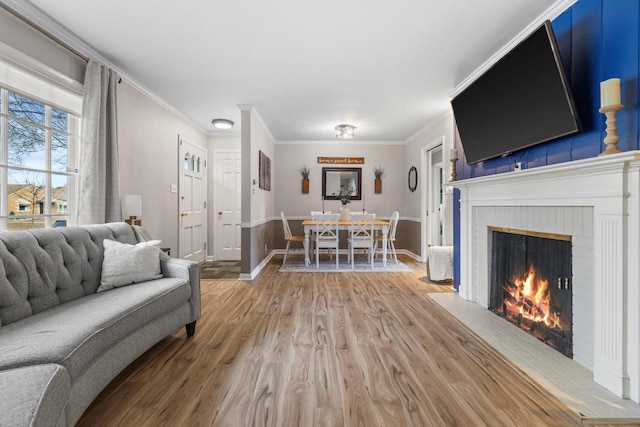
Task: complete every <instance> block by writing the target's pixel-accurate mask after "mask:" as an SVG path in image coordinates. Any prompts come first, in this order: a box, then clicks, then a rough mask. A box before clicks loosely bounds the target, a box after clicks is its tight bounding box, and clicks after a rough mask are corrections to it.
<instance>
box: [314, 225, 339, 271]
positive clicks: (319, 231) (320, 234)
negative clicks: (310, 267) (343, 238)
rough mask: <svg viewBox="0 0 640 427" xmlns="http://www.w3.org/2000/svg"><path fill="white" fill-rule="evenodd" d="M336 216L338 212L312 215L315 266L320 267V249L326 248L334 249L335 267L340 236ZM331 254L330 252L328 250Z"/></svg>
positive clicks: (337, 265)
mask: <svg viewBox="0 0 640 427" xmlns="http://www.w3.org/2000/svg"><path fill="white" fill-rule="evenodd" d="M338 218H340V215H339V214H318V215H316V216H315V217H314V220H315V222H316V226H315V238H314V239H313V240H314V242H315V251H316V268H320V249H322V248H327V249H328V250H329V251H331V249H334V248H335V250H336V269H337V268H338V267H339V264H338V258H340V257H339V256H338V249H339V244H340V237H339V234H338ZM329 253H330V254H331V252H329Z"/></svg>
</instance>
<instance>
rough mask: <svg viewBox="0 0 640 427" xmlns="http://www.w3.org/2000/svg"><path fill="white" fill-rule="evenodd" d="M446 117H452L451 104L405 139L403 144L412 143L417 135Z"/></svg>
mask: <svg viewBox="0 0 640 427" xmlns="http://www.w3.org/2000/svg"><path fill="white" fill-rule="evenodd" d="M448 117H453V110H452V109H451V104H449V106H448V108H447V109H446V110H445V111H443V112H442V113H440V114H438V115H437V116H435V117H434V118H433V119H431V120H429V121H428V122H427V123H426V124H425V125H424V126H422V127H421V128H420V129H418V130H417V131H415V132H414V133H413V134H412V135H411V136H410V137H409V138H407V139H406V140H405V141H404V143H405V144H410V143H411V142H413V140H414V139H415V138H417V137H418V135H420V134H421V133H422V132H424V131H425V130H427V129H429V128H430V127H431V126H433V125H434V124H436V123H438V122H440V121H442V120H444V119H446V118H448Z"/></svg>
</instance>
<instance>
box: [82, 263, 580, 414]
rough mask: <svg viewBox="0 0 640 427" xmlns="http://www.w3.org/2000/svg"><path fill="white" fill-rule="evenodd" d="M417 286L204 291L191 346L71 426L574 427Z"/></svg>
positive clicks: (273, 273) (317, 279) (268, 278)
mask: <svg viewBox="0 0 640 427" xmlns="http://www.w3.org/2000/svg"><path fill="white" fill-rule="evenodd" d="M402 261H404V262H405V263H407V264H409V265H411V266H412V267H413V268H414V272H413V273H386V274H367V273H279V272H278V268H279V267H280V264H281V262H282V258H281V257H276V258H274V259H273V260H272V261H271V262H270V263H269V265H268V266H267V267H266V269H265V270H264V271H263V272H262V273H261V274H260V276H259V277H258V278H257V279H256V280H254V281H253V282H247V281H203V282H202V284H201V288H202V318H201V319H200V321H198V326H197V330H196V335H195V337H193V338H192V339H187V338H186V335H185V333H184V330H180V331H178V332H176V333H175V334H174V335H172V336H170V337H168V338H166V339H164V340H163V341H161V342H160V343H159V344H157V345H156V346H155V347H153V348H152V349H151V350H149V351H148V352H147V353H145V354H144V355H143V356H142V357H140V358H139V359H138V360H137V361H135V362H134V363H133V364H132V365H131V366H129V367H128V368H127V369H126V370H125V371H124V372H123V373H122V374H121V375H120V376H118V378H116V379H115V380H114V381H113V382H112V383H111V384H110V385H109V386H108V387H107V388H106V389H105V390H104V391H103V393H102V394H101V395H100V396H99V397H98V398H97V399H96V400H95V401H94V403H93V404H92V406H91V407H90V408H89V409H88V410H87V411H86V413H85V414H84V416H83V417H82V419H81V420H80V422H79V425H81V426H115V425H126V426H162V425H166V426H482V425H487V426H571V425H579V424H580V420H579V419H578V418H577V416H576V415H575V414H573V413H572V412H571V411H570V410H569V409H568V408H567V407H565V406H564V405H563V404H562V403H560V402H559V401H558V400H557V399H555V398H554V397H552V396H551V395H550V394H548V393H547V392H546V391H545V390H544V389H542V388H541V387H539V386H537V385H536V384H535V382H533V381H532V380H530V379H529V378H528V377H526V375H524V374H523V373H522V372H521V371H519V370H518V369H517V368H515V367H514V366H513V365H511V364H509V363H508V362H506V361H505V360H504V359H503V357H502V356H500V355H499V354H498V353H497V352H495V351H494V350H493V349H491V348H490V347H488V346H487V345H486V344H484V342H482V341H481V340H480V339H479V338H477V337H476V336H475V335H473V334H472V333H471V332H470V331H469V330H468V329H466V328H465V327H464V326H462V325H461V324H460V323H459V322H458V321H457V320H455V319H454V318H453V317H452V316H451V315H449V314H448V313H447V312H446V311H444V310H443V309H441V308H440V307H439V306H438V305H437V304H435V303H434V302H433V301H432V300H431V299H430V298H429V297H428V296H427V295H426V294H427V293H430V292H450V285H437V284H431V283H429V282H428V281H427V280H426V279H425V278H424V276H425V273H424V265H423V264H419V263H416V262H413V261H412V260H411V259H410V258H407V257H403V258H402Z"/></svg>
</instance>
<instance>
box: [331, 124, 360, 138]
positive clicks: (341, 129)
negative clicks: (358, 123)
mask: <svg viewBox="0 0 640 427" xmlns="http://www.w3.org/2000/svg"><path fill="white" fill-rule="evenodd" d="M355 130H356V127H355V126H353V125H346V124H345V125H338V126H336V138H338V139H351V138H353V137H354V136H355Z"/></svg>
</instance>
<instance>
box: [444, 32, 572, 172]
mask: <svg viewBox="0 0 640 427" xmlns="http://www.w3.org/2000/svg"><path fill="white" fill-rule="evenodd" d="M451 105H452V107H453V112H454V116H455V120H456V123H457V126H458V131H459V133H460V139H461V140H462V147H463V149H464V154H465V157H466V159H467V163H468V164H472V163H477V162H480V161H483V160H486V159H490V158H493V157H498V156H501V155H505V154H510V153H512V152H514V151H516V150H520V149H523V148H526V147H530V146H532V145H535V144H539V143H541V142H545V141H549V140H551V139H554V138H558V137H561V136H565V135H570V134H572V133H576V132H578V131H580V122H579V120H578V116H577V113H576V108H575V105H574V103H573V98H572V96H571V93H570V91H569V89H568V85H567V80H566V77H565V74H564V70H563V68H562V63H561V62H560V55H559V53H558V47H557V45H556V40H555V37H554V34H553V29H552V28H551V23H550V22H549V21H547V22H545V23H544V24H543V25H542V26H541V27H540V28H539V29H537V30H536V31H535V32H534V33H533V34H531V35H530V36H529V37H528V38H527V39H525V40H524V41H523V42H521V43H520V44H519V45H518V46H516V47H515V48H514V49H513V50H511V51H510V52H509V53H508V54H507V55H505V56H504V57H503V58H502V59H500V61H498V62H497V63H496V64H495V65H493V66H492V67H491V68H490V69H489V70H488V71H486V72H485V73H484V74H483V75H482V76H480V77H479V78H478V79H476V80H475V81H474V82H473V83H471V85H469V86H468V87H467V88H465V89H464V90H463V91H462V92H461V93H460V94H458V95H457V96H456V97H455V98H454V99H453V100H452V101H451Z"/></svg>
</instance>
